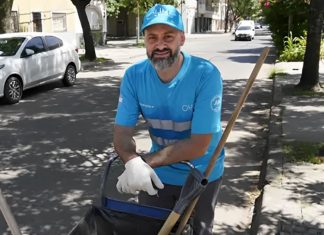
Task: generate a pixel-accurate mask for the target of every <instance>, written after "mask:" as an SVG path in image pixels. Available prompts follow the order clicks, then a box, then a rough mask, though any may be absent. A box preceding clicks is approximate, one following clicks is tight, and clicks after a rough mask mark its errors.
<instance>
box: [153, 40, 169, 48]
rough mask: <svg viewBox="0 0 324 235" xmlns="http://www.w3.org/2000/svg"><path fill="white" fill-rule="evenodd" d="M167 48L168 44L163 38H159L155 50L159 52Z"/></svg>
mask: <svg viewBox="0 0 324 235" xmlns="http://www.w3.org/2000/svg"><path fill="white" fill-rule="evenodd" d="M166 47H167V46H166V43H165V41H164V39H163V38H159V39H158V40H157V42H156V44H155V48H156V49H159V50H163V49H165V48H166Z"/></svg>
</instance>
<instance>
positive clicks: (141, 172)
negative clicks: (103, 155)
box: [116, 157, 164, 195]
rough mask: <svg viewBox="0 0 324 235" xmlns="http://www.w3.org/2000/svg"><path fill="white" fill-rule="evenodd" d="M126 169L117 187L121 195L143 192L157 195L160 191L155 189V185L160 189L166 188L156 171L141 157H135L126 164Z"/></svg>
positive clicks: (119, 178)
mask: <svg viewBox="0 0 324 235" xmlns="http://www.w3.org/2000/svg"><path fill="white" fill-rule="evenodd" d="M125 168H126V169H125V170H124V172H123V173H122V174H121V175H120V176H119V177H118V182H117V185H116V187H117V190H118V191H119V192H120V193H132V194H136V193H137V192H138V191H141V190H142V191H146V192H147V193H148V194H149V195H155V194H157V192H158V191H157V189H155V188H154V187H153V183H154V185H155V186H156V187H157V188H159V189H163V188H164V185H163V184H162V182H161V180H160V179H159V177H158V176H157V175H156V173H155V172H154V170H153V169H152V168H151V167H150V166H149V165H148V164H147V163H146V162H144V161H143V160H142V158H141V157H135V158H133V159H131V160H129V161H128V162H126V164H125Z"/></svg>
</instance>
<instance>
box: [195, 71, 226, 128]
mask: <svg viewBox="0 0 324 235" xmlns="http://www.w3.org/2000/svg"><path fill="white" fill-rule="evenodd" d="M222 95H223V82H222V78H221V75H220V72H219V71H218V69H217V68H215V67H214V66H212V68H208V69H206V70H205V72H204V74H202V77H201V81H200V83H199V85H198V87H197V93H196V101H195V105H194V113H193V119H192V126H191V133H192V134H209V133H216V132H219V131H221V109H222Z"/></svg>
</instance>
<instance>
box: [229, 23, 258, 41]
mask: <svg viewBox="0 0 324 235" xmlns="http://www.w3.org/2000/svg"><path fill="white" fill-rule="evenodd" d="M234 35H235V41H237V40H240V39H247V40H249V41H251V40H252V39H254V35H255V30H254V27H252V26H251V25H241V26H239V27H238V28H237V29H236V30H235V33H234Z"/></svg>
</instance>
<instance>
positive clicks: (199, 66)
mask: <svg viewBox="0 0 324 235" xmlns="http://www.w3.org/2000/svg"><path fill="white" fill-rule="evenodd" d="M188 56H189V57H190V61H191V63H190V64H191V66H192V67H194V68H195V70H201V71H204V72H216V73H220V72H219V70H218V68H217V67H216V66H215V65H214V64H213V63H212V62H210V61H209V60H207V59H205V58H202V57H199V56H195V55H188Z"/></svg>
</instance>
